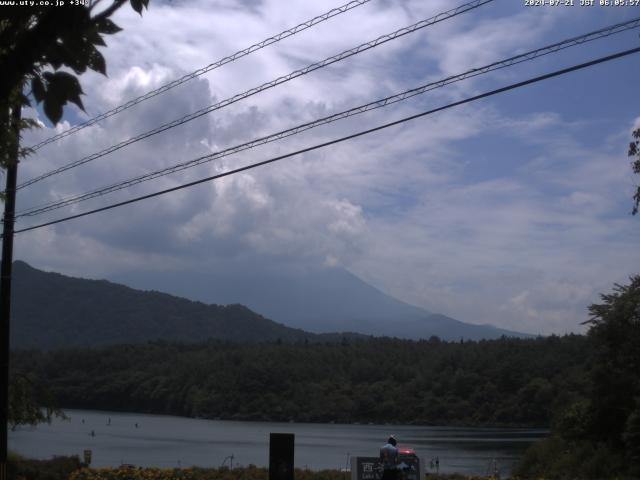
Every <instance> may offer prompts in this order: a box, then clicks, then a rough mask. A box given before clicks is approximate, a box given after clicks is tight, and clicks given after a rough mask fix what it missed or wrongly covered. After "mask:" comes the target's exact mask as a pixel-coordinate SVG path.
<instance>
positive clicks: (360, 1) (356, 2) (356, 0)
mask: <svg viewBox="0 0 640 480" xmlns="http://www.w3.org/2000/svg"><path fill="white" fill-rule="evenodd" d="M370 1H371V0H352V1H350V2H349V3H345V4H344V5H342V6H340V7H336V8H333V9H331V10H329V11H328V12H325V13H323V14H321V15H318V16H317V17H314V18H312V19H311V20H307V21H306V22H303V23H301V24H299V25H296V26H295V27H293V28H289V29H287V30H284V31H283V32H280V33H278V34H276V35H274V36H272V37H269V38H267V39H265V40H262V41H261V42H258V43H255V44H253V45H251V46H250V47H247V48H245V49H243V50H239V51H237V52H236V53H234V54H232V55H229V56H227V57H224V58H221V59H220V60H218V61H216V62H214V63H211V64H209V65H207V66H206V67H203V68H200V69H198V70H195V71H193V72H191V73H188V74H187V75H184V76H182V77H180V78H178V79H176V80H173V81H171V82H169V83H167V84H165V85H162V86H161V87H159V88H157V89H155V90H152V91H150V92H147V93H145V94H144V95H141V96H139V97H137V98H134V99H133V100H129V101H128V102H126V103H124V104H122V105H119V106H117V107H115V108H113V109H111V110H109V111H107V112H104V113H101V114H99V115H96V116H95V117H93V118H92V119H90V120H87V121H86V122H84V123H80V124H78V125H75V126H73V127H71V128H70V129H69V130H65V131H64V132H61V133H59V134H57V135H54V136H52V137H49V138H47V139H45V140H43V141H41V142H40V143H37V144H35V145H33V146H32V147H29V148H31V149H32V150H34V151H35V150H39V149H40V148H42V147H44V146H45V145H48V144H50V143H52V142H55V141H56V140H60V139H61V138H64V137H67V136H69V135H71V134H73V133H76V132H78V131H80V130H82V129H84V128H87V127H90V126H91V125H94V124H96V123H98V122H100V121H101V120H104V119H106V118H109V117H112V116H114V115H117V114H118V113H120V112H123V111H125V110H127V109H129V108H131V107H133V106H134V105H137V104H138V103H141V102H144V101H145V100H148V99H150V98H153V97H155V96H156V95H160V94H161V93H164V92H166V91H168V90H171V89H172V88H174V87H177V86H178V85H182V84H183V83H186V82H188V81H189V80H192V79H194V78H196V77H199V76H200V75H204V74H205V73H207V72H210V71H211V70H215V69H216V68H219V67H222V66H223V65H226V64H227V63H231V62H234V61H235V60H238V59H239V58H242V57H245V56H247V55H249V54H251V53H253V52H255V51H258V50H261V49H262V48H264V47H267V46H269V45H272V44H274V43H277V42H279V41H280V40H284V39H285V38H287V37H291V36H293V35H295V34H296V33H299V32H302V31H303V30H306V29H308V28H311V27H313V26H314V25H317V24H319V23H322V22H324V21H326V20H329V19H330V18H332V17H335V16H336V15H340V14H341V13H345V12H347V11H349V10H352V9H354V8H356V7H359V6H361V5H364V4H365V3H368V2H370Z"/></svg>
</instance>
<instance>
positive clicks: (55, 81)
mask: <svg viewBox="0 0 640 480" xmlns="http://www.w3.org/2000/svg"><path fill="white" fill-rule="evenodd" d="M126 1H127V0H112V1H111V3H110V4H109V5H108V6H106V7H105V8H103V9H100V8H101V7H102V4H103V0H95V1H89V2H87V3H88V5H86V6H82V5H77V6H71V5H69V6H65V7H64V8H56V7H54V6H49V5H44V4H41V3H45V2H35V4H34V5H29V6H28V7H26V6H24V5H15V6H9V5H5V6H4V7H3V8H2V10H1V12H0V72H2V74H1V75H0V168H7V167H8V166H11V165H12V164H13V163H14V162H16V161H17V160H19V159H21V158H24V157H25V156H27V155H28V154H29V153H30V151H29V149H27V148H24V147H21V146H20V137H21V132H22V131H24V130H26V129H29V128H34V127H37V126H38V125H39V124H38V122H36V121H35V120H34V119H30V118H26V119H20V121H19V122H18V123H16V120H17V119H14V118H13V114H14V113H15V112H16V111H19V109H22V108H23V107H26V106H32V104H31V101H32V99H33V100H35V103H36V104H42V108H43V110H44V113H45V115H46V116H47V118H48V119H49V120H50V121H51V122H52V123H54V124H56V123H58V122H59V121H60V119H61V118H62V114H63V109H64V106H65V105H67V103H69V102H71V103H74V104H75V105H77V106H78V108H80V109H82V110H84V105H83V103H82V100H81V98H80V96H81V95H82V94H83V91H82V87H81V86H80V82H79V81H78V78H77V75H80V74H82V73H84V72H85V71H86V70H87V69H91V70H94V71H96V72H99V73H102V74H103V75H106V74H107V67H106V62H105V60H104V57H103V56H102V54H101V53H100V52H99V51H98V47H101V46H105V45H106V43H105V41H104V38H103V36H104V35H111V34H114V33H116V32H118V31H120V30H121V29H120V27H118V26H117V25H116V24H115V23H113V22H112V21H111V20H110V18H109V17H111V15H113V14H114V13H115V12H116V11H117V10H118V9H119V8H120V7H121V6H122V5H124V4H125V3H126ZM17 3H18V2H16V4H17ZM46 3H47V4H48V3H49V2H46ZM130 4H131V7H132V8H133V9H134V10H135V11H136V12H138V13H139V14H142V10H143V8H147V7H148V4H149V0H130ZM99 5H100V8H98V6H99ZM16 153H17V157H16ZM0 200H4V192H2V193H0ZM36 390H37V388H36V387H35V386H34V384H33V383H32V382H31V381H30V380H29V379H28V378H27V377H16V376H14V377H13V378H12V379H11V380H10V385H9V403H10V407H9V423H10V424H11V425H12V426H13V427H15V426H16V425H20V424H34V423H38V422H41V421H47V420H50V419H51V416H52V415H56V414H59V413H60V412H59V411H57V410H56V409H55V408H53V407H47V408H45V409H44V410H41V409H40V408H39V407H38V406H37V405H38V404H36V403H34V399H35V398H36V397H40V398H39V400H40V401H44V402H45V403H44V404H45V405H51V403H47V399H46V398H45V397H46V396H45V397H42V395H41V394H39V393H38V392H36Z"/></svg>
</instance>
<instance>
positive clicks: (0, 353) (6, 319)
mask: <svg viewBox="0 0 640 480" xmlns="http://www.w3.org/2000/svg"><path fill="white" fill-rule="evenodd" d="M20 119H21V107H20V105H19V104H18V103H16V105H14V106H13V109H12V111H11V120H12V122H11V123H12V125H11V127H12V128H13V131H14V134H15V144H14V145H13V151H12V152H11V156H12V157H13V158H12V160H13V161H10V162H9V164H8V165H7V188H6V189H5V194H6V198H5V202H4V217H3V219H2V222H3V230H2V266H1V267H0V323H1V325H0V429H2V434H1V435H0V480H7V446H8V438H7V434H8V428H7V427H8V424H9V333H10V329H9V326H10V320H11V267H12V265H13V230H14V228H13V227H14V216H15V212H16V181H17V177H18V151H19V148H20Z"/></svg>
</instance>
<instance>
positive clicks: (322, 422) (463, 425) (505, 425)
mask: <svg viewBox="0 0 640 480" xmlns="http://www.w3.org/2000/svg"><path fill="white" fill-rule="evenodd" d="M60 410H62V411H65V410H76V411H77V410H86V411H91V412H97V413H104V414H120V415H127V414H132V415H159V416H163V417H173V418H184V419H193V420H211V421H224V422H246V423H296V424H305V425H307V424H308V425H344V426H356V425H397V426H402V427H430V428H483V429H496V430H506V429H510V428H513V429H518V430H522V429H530V430H536V431H546V432H548V431H549V430H550V426H549V425H532V424H526V423H522V424H519V423H512V422H508V423H462V422H453V423H419V422H414V423H385V422H382V421H380V422H375V421H374V422H336V421H333V420H318V421H311V420H297V419H287V420H281V419H277V418H269V417H256V416H242V415H231V416H217V417H206V416H190V415H176V414H168V413H158V412H151V411H146V412H145V411H131V410H118V409H112V410H102V409H93V408H86V407H77V406H76V407H61V408H60Z"/></svg>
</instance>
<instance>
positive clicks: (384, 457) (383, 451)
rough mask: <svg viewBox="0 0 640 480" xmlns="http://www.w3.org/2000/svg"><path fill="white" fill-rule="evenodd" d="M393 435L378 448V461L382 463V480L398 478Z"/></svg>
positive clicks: (395, 443) (396, 452) (396, 455)
mask: <svg viewBox="0 0 640 480" xmlns="http://www.w3.org/2000/svg"><path fill="white" fill-rule="evenodd" d="M397 444H398V442H396V439H395V438H394V436H393V435H391V436H390V437H389V440H387V443H386V445H383V446H382V448H380V463H382V480H396V479H397V478H398V448H397V447H396V445H397Z"/></svg>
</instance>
